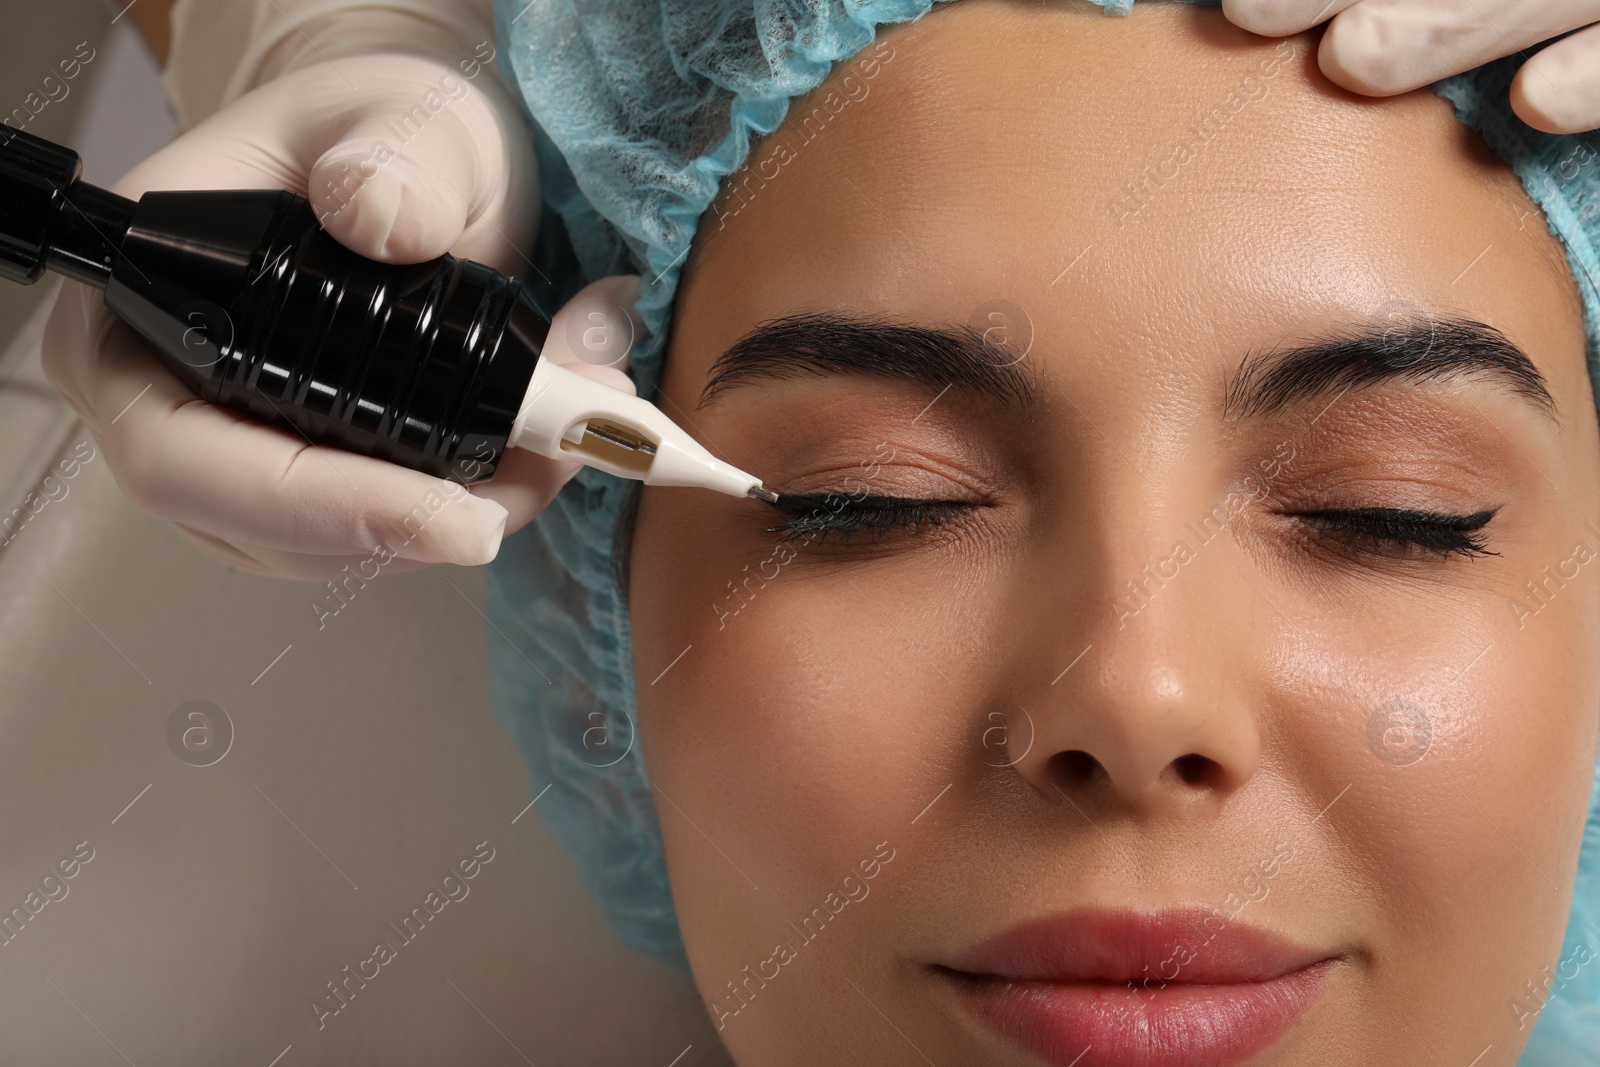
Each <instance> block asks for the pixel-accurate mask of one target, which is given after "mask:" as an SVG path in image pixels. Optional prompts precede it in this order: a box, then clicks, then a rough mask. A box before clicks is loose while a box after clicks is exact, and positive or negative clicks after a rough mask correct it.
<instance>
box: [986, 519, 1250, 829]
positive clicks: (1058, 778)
mask: <svg viewBox="0 0 1600 1067" xmlns="http://www.w3.org/2000/svg"><path fill="white" fill-rule="evenodd" d="M1223 540H1224V541H1225V542H1229V543H1228V544H1225V545H1212V546H1211V548H1210V551H1211V553H1212V554H1213V557H1214V558H1211V559H1205V560H1201V559H1198V558H1197V559H1195V560H1194V561H1192V562H1189V563H1187V564H1186V565H1185V566H1184V567H1183V568H1182V573H1178V574H1176V575H1175V576H1174V577H1173V578H1172V579H1169V580H1166V581H1164V582H1162V583H1161V584H1159V585H1156V584H1155V583H1153V582H1150V581H1145V582H1143V583H1142V586H1140V587H1138V589H1139V593H1140V597H1135V596H1134V594H1133V592H1132V591H1131V590H1130V589H1129V588H1128V586H1127V584H1126V583H1125V582H1124V583H1113V582H1111V581H1099V580H1096V581H1091V582H1088V583H1086V584H1087V587H1088V588H1092V589H1094V590H1097V591H1102V592H1100V593H1098V594H1096V593H1090V594H1089V595H1088V597H1087V598H1086V599H1087V600H1088V603H1087V604H1086V605H1084V606H1083V607H1084V610H1081V611H1071V612H1063V611H1060V610H1059V607H1060V606H1059V604H1058V605H1057V610H1056V611H1054V612H1051V613H1050V614H1051V615H1053V616H1054V618H1055V619H1056V620H1058V623H1057V626H1056V628H1055V629H1056V631H1057V632H1056V633H1055V634H1053V635H1052V644H1053V645H1054V646H1055V647H1057V648H1059V649H1060V652H1059V654H1058V659H1057V662H1062V663H1065V664H1066V668H1065V669H1064V670H1062V672H1061V673H1060V674H1059V675H1057V676H1056V677H1055V678H1054V680H1053V681H1045V680H1041V681H1040V683H1039V684H1038V685H1037V686H1036V687H1030V688H1031V689H1032V692H1030V693H1029V697H1031V698H1032V699H1031V700H1028V704H1027V711H1026V716H1027V719H1028V720H1029V724H1030V725H1031V729H1027V728H1024V729H1022V730H1019V729H1018V728H1017V727H1016V726H1015V725H1014V724H1008V735H1009V736H1008V738H1007V742H1008V744H1009V745H1012V746H1014V745H1015V744H1016V743H1019V742H1020V743H1025V744H1026V751H1025V752H1024V753H1022V754H1018V753H1016V752H1015V751H1012V752H1011V753H1010V755H1011V759H1012V760H1013V761H1014V762H1012V763H1011V767H1012V769H1013V770H1014V771H1015V773H1017V774H1019V775H1021V776H1022V777H1023V778H1024V779H1025V780H1026V781H1028V782H1029V783H1030V784H1031V785H1032V786H1033V787H1034V788H1036V789H1038V790H1039V791H1040V792H1041V793H1044V794H1047V795H1049V796H1051V797H1052V798H1055V799H1057V800H1059V796H1066V797H1067V798H1068V799H1070V800H1072V801H1073V802H1074V803H1077V804H1080V805H1092V806H1094V807H1095V808H1098V809H1100V810H1107V808H1108V807H1110V806H1118V805H1120V806H1121V807H1123V808H1125V809H1129V810H1136V811H1139V812H1143V813H1150V812H1153V811H1155V810H1157V809H1160V808H1168V809H1187V808H1191V807H1193V806H1194V805H1195V804H1196V803H1201V802H1205V801H1208V800H1209V801H1211V802H1213V803H1215V802H1220V801H1221V800H1223V799H1226V797H1227V796H1228V795H1229V794H1231V793H1233V792H1234V791H1236V790H1238V789H1239V788H1240V787H1241V786H1243V785H1244V784H1245V783H1246V782H1247V781H1249V779H1250V777H1251V776H1252V775H1253V774H1254V773H1255V771H1256V768H1257V766H1258V763H1259V760H1260V753H1261V734H1260V721H1259V718H1258V713H1259V711H1260V710H1261V708H1260V705H1259V702H1260V701H1262V700H1264V699H1267V694H1269V693H1270V691H1271V686H1270V685H1267V684H1265V683H1264V682H1263V681H1262V678H1263V675H1262V673H1261V672H1263V671H1264V670H1265V669H1266V668H1265V665H1264V664H1263V663H1262V659H1263V657H1260V656H1258V655H1253V654H1252V653H1251V650H1252V649H1256V650H1259V649H1261V648H1264V647H1267V644H1268V643H1269V642H1270V637H1269V635H1267V634H1265V633H1260V632H1259V629H1260V625H1261V623H1259V622H1258V620H1259V617H1260V613H1259V612H1256V611H1254V609H1255V608H1256V607H1259V608H1260V609H1261V611H1262V612H1266V613H1267V614H1269V615H1271V614H1272V612H1271V609H1270V606H1269V605H1266V604H1257V603H1256V602H1255V600H1254V598H1256V597H1258V595H1259V594H1257V593H1256V592H1255V591H1254V590H1253V589H1252V588H1251V587H1250V586H1249V585H1248V584H1247V583H1246V582H1244V581H1243V580H1242V579H1241V580H1239V581H1233V580H1232V577H1231V576H1230V575H1229V573H1228V572H1236V571H1237V568H1238V567H1240V566H1247V564H1246V563H1245V562H1244V561H1242V560H1237V559H1228V558H1225V557H1226V556H1227V554H1228V550H1229V549H1230V548H1231V539H1230V538H1223ZM1106 571H1107V572H1108V573H1115V568H1114V567H1108V568H1106ZM1113 584H1119V585H1121V586H1122V588H1121V593H1122V595H1121V597H1120V598H1118V597H1117V596H1116V592H1117V591H1116V590H1115V589H1113V588H1112V587H1113ZM1080 588H1084V587H1083V586H1080ZM1272 617H1273V618H1274V619H1275V618H1276V615H1273V616H1272ZM1063 618H1067V619H1072V620H1074V621H1073V622H1072V623H1071V624H1069V625H1068V626H1065V627H1062V626H1060V625H1059V620H1061V619H1063ZM1069 661H1070V662H1069ZM1024 699H1028V698H1026V697H1025V698H1024ZM1023 734H1029V735H1031V736H1019V735H1023ZM1058 794H1059V796H1058Z"/></svg>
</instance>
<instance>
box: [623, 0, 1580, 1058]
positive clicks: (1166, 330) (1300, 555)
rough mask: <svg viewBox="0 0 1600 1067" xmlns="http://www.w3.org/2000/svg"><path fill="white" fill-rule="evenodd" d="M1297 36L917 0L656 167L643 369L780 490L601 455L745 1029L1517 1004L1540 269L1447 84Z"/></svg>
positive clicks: (1552, 723)
mask: <svg viewBox="0 0 1600 1067" xmlns="http://www.w3.org/2000/svg"><path fill="white" fill-rule="evenodd" d="M1080 8H1081V10H1080ZM1313 43H1314V42H1313V41H1311V40H1308V39H1306V38H1304V37H1302V38H1292V39H1289V40H1288V41H1286V42H1277V41H1270V40H1265V39H1261V38H1254V37H1249V36H1247V35H1245V34H1243V33H1241V32H1238V31H1236V30H1234V29H1232V28H1231V27H1230V26H1228V25H1227V24H1226V23H1225V22H1224V21H1223V19H1222V17H1221V15H1220V13H1218V12H1217V11H1215V10H1206V9H1197V8H1193V7H1190V6H1188V5H1176V4H1139V5H1137V8H1136V10H1135V11H1134V12H1133V14H1132V15H1131V16H1129V17H1127V18H1106V17H1103V16H1102V15H1101V13H1100V11H1099V9H1097V8H1087V7H1084V6H1082V5H1068V4H1023V3H1010V2H1003V0H984V2H971V0H969V2H967V3H960V4H954V5H951V6H949V7H947V8H946V7H943V6H941V8H940V9H939V10H937V11H936V12H935V13H933V14H931V15H930V16H928V17H927V18H925V19H923V20H921V21H919V22H916V23H914V24H910V25H905V26H899V27H895V28H893V29H891V30H889V31H887V32H885V33H883V34H882V35H881V36H880V39H879V43H878V44H876V45H874V46H871V47H869V48H868V49H866V50H865V51H863V52H862V53H860V54H859V55H858V56H857V57H855V58H854V59H853V60H851V61H850V62H848V63H845V64H840V65H839V66H838V68H836V70H835V71H834V73H833V75H832V76H831V77H830V79H829V81H828V82H827V83H825V84H824V85H823V86H822V87H821V88H820V89H818V90H817V91H816V92H814V93H812V94H811V95H810V96H809V97H807V98H804V99H802V100H799V101H796V103H795V105H794V107H793V108H792V110H791V112H790V118H789V121H788V122H787V123H786V124H785V125H784V126H783V127H782V128H781V129H780V130H779V131H778V132H777V133H775V134H773V135H772V136H771V137H769V138H768V139H767V141H766V142H765V143H764V144H763V145H762V146H761V147H760V149H759V150H758V151H757V152H756V153H755V155H754V157H753V159H752V162H751V164H750V166H749V167H748V168H747V169H746V170H745V171H743V172H741V174H740V175H737V176H735V177H734V178H732V179H729V180H728V181H727V182H726V183H725V185H724V192H723V196H722V198H721V199H720V200H719V201H718V204H717V205H716V207H715V208H714V209H713V210H712V211H711V212H710V213H708V214H707V216H706V218H705V219H704V220H703V222H702V224H701V230H700V237H699V241H698V244H697V246H696V248H695V251H694V255H693V257H692V259H691V260H690V262H689V267H688V270H687V274H686V277H685V281H684V284H683V286H682V287H681V289H680V291H679V294H678V297H677V305H676V312H675V327H674V330H675V332H674V334H673V337H672V344H671V348H670V356H669V359H668V361H667V372H666V375H665V379H664V385H663V393H664V397H665V399H664V400H662V401H661V403H662V406H663V407H664V409H665V410H666V411H667V413H668V414H669V415H672V416H674V417H676V418H677V419H678V421H679V422H680V424H682V425H684V426H685V427H686V428H688V429H690V430H691V431H693V432H694V433H695V434H696V435H697V437H698V438H699V439H700V440H701V441H703V442H704V443H706V444H707V445H708V446H710V447H711V448H712V449H713V450H714V451H715V452H716V453H717V454H719V455H721V456H723V457H725V458H726V459H728V460H729V461H730V462H733V463H734V464H736V465H738V466H739V467H741V468H744V469H746V470H749V471H751V472H753V473H755V474H756V475H758V476H760V477H762V478H764V479H765V481H766V484H767V485H768V486H769V487H770V488H773V489H775V490H777V491H778V492H780V493H782V494H784V496H785V497H786V498H787V499H788V501H789V502H790V507H789V509H788V510H779V509H778V508H775V507H773V506H770V505H767V504H763V503H759V502H756V501H749V500H734V499H731V498H726V497H721V496H716V495H713V494H710V493H701V492H685V491H683V490H677V489H669V490H665V491H662V490H655V489H652V490H647V491H646V492H645V493H644V496H643V499H642V503H641V506H640V511H639V514H638V522H637V527H636V535H635V539H634V545H635V547H634V550H633V554H632V579H631V587H630V594H631V610H632V618H633V625H634V657H635V661H634V665H635V675H636V678H637V683H638V693H639V706H640V714H641V730H642V741H643V745H644V753H645V757H646V762H647V765H648V766H649V768H650V770H651V774H652V779H653V781H654V782H655V784H656V785H657V786H658V787H659V793H660V797H661V799H660V801H659V802H658V804H657V807H658V809H659V811H660V816H661V825H662V831H663V834H664V836H665V842H666V849H667V859H668V864H669V868H670V872H671V879H672V888H673V893H674V896H675V900H676V905H677V911H678V915H679V917H680V920H681V924H682V928H683V932H684V936H685V939H686V942H687V944H688V948H689V955H690V959H691V961H692V963H693V967H694V975H695V980H696V983H697V985H698V987H699V989H700V992H701V994H702V996H703V998H704V1000H705V1002H706V1005H707V1009H708V1011H709V1012H710V1015H711V1018H712V1020H713V1021H714V1023H716V1024H717V1025H718V1028H719V1032H720V1036H721V1037H722V1039H723V1041H724V1043H725V1044H726V1045H727V1047H728V1049H729V1050H730V1051H731V1052H732V1054H733V1056H734V1057H735V1059H737V1061H738V1062H739V1063H740V1064H743V1065H748V1067H755V1065H762V1067H765V1065H778V1064H797V1065H798V1064H808V1065H809V1064H819V1063H838V1064H844V1063H872V1064H907V1065H920V1064H925V1063H931V1064H938V1065H940V1067H945V1065H951V1064H972V1063H985V1064H1019V1065H1020V1064H1033V1063H1040V1062H1043V1063H1052V1064H1061V1065H1063V1067H1064V1065H1067V1064H1077V1065H1078V1067H1095V1065H1112V1064H1115V1065H1119V1067H1122V1065H1137V1067H1158V1065H1159V1067H1172V1065H1178V1064H1186V1065H1187V1064H1198V1063H1206V1064H1211V1063H1215V1064H1234V1063H1244V1062H1249V1063H1253V1064H1303V1063H1310V1062H1316V1063H1319V1064H1331V1065H1353V1064H1396V1063H1404V1064H1444V1065H1456V1067H1467V1065H1468V1064H1469V1063H1470V1064H1474V1065H1475V1067H1492V1065H1504V1064H1510V1063H1512V1062H1513V1061H1514V1060H1515V1058H1516V1055H1517V1051H1518V1049H1519V1048H1520V1047H1521V1044H1522V1042H1523V1041H1524V1040H1525V1038H1526V1037H1527V1034H1528V1032H1529V1030H1531V1028H1532V1025H1533V1024H1534V1022H1536V1021H1537V1018H1538V1011H1539V1008H1540V999H1539V997H1536V996H1534V995H1533V994H1532V993H1530V990H1537V989H1540V988H1543V987H1545V984H1546V983H1548V981H1549V974H1550V972H1549V971H1547V970H1546V967H1547V966H1550V967H1553V966H1554V965H1555V964H1556V962H1557V956H1558V954H1559V950H1560V945H1561V937H1562V932H1563V929H1564V926H1565V921H1566V917H1567V913H1568V906H1569V896H1570V889H1571V885H1572V879H1573V874H1574V871H1575V867H1576V862H1577V856H1578V849H1579V844H1580V834H1581V827H1582V823H1583V818H1584V813H1585V808H1586V802H1587V798H1588V791H1589V785H1590V780H1591V773H1592V770H1593V766H1594V762H1593V760H1594V752H1595V744H1596V709H1597V708H1600V686H1597V681H1600V679H1597V677H1596V666H1595V665H1596V663H1597V662H1600V648H1597V643H1600V631H1597V627H1596V622H1597V617H1596V616H1597V612H1596V608H1597V591H1600V582H1597V579H1596V575H1597V574H1600V561H1597V558H1596V557H1597V554H1600V507H1597V499H1596V496H1597V485H1600V472H1597V470H1596V463H1597V457H1600V441H1597V433H1596V425H1595V416H1594V401H1593V399H1592V396H1591V390H1590V386H1589V383H1588V380H1587V378H1586V376H1585V371H1584V360H1583V335H1582V327H1581V309H1580V305H1579V303H1578V299H1577V296H1576V292H1575V289H1574V287H1573V285H1572V282H1571V279H1570V276H1569V274H1568V271H1567V268H1566V266H1565V264H1564V261H1563V259H1562V257H1561V254H1560V251H1559V248H1558V246H1557V245H1556V242H1555V241H1554V239H1553V238H1552V237H1551V236H1550V234H1549V232H1548V230H1547V228H1546V226H1545V223H1544V222H1543V220H1542V219H1541V217H1540V216H1539V215H1538V213H1537V210H1536V209H1535V208H1534V207H1533V205H1532V203H1531V202H1530V201H1529V200H1528V199H1527V198H1526V197H1525V196H1524V194H1523V193H1522V191H1521V189H1520V187H1519V185H1518V184H1517V182H1516V180H1515V178H1514V177H1513V176H1512V174H1511V173H1510V171H1509V170H1507V169H1506V168H1505V167H1503V166H1501V165H1500V164H1498V163H1496V162H1494V161H1493V160H1491V159H1490V158H1488V156H1487V155H1486V154H1485V153H1484V152H1483V150H1482V149H1481V147H1479V144H1478V142H1477V140H1476V137H1475V135H1473V134H1471V133H1470V132H1469V131H1468V130H1467V129H1466V128H1465V127H1464V126H1462V125H1460V124H1459V123H1458V122H1457V120H1456V119H1455V118H1454V116H1453V114H1452V112H1451V109H1450V107H1449V105H1448V104H1446V103H1445V102H1444V101H1442V100H1441V99H1439V98H1437V97H1436V96H1434V95H1433V94H1431V93H1428V92H1419V93H1412V94H1409V95H1407V96H1403V97H1398V98H1394V99H1390V100H1384V101H1376V102H1374V101H1369V100H1364V99H1357V98H1355V97H1351V96H1348V95H1346V94H1345V93H1343V92H1342V91H1340V90H1338V89H1336V88H1334V87H1333V86H1332V85H1331V84H1329V83H1328V82H1326V81H1324V80H1323V79H1322V78H1321V76H1320V75H1319V74H1318V73H1317V70H1316V65H1315V58H1314V54H1313V52H1312V48H1311V46H1312V44H1313ZM792 316H809V317H805V318H791V319H790V321H789V322H788V323H787V324H786V325H784V326H783V327H782V328H775V327H772V326H770V325H768V326H765V327H764V326H763V325H762V324H764V323H770V322H771V320H775V319H779V318H786V317H792ZM1475 324H1481V325H1475ZM1495 331H1498V332H1495ZM736 345H737V348H735V346H736ZM730 349H734V351H733V352H732V354H731V355H730V357H729V360H727V361H724V363H723V364H722V365H721V366H720V367H718V368H715V369H714V368H713V364H714V362H716V361H717V359H718V357H719V356H721V355H722V354H723V353H724V352H728V351H729V350H730ZM714 373H715V376H716V378H717V384H716V387H715V388H714V389H713V390H712V392H711V393H710V394H709V395H706V394H705V390H706V387H707V385H708V384H709V383H711V382H712V380H713V376H714ZM829 494H832V495H831V496H830V495H829ZM781 524H787V525H786V529H785V530H784V531H782V532H779V533H773V532H769V530H768V528H769V527H774V526H778V525H781ZM1591 965H1593V964H1591ZM1528 983H1532V985H1528ZM1475 1057H1476V1058H1475Z"/></svg>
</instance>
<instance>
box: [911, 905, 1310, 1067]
mask: <svg viewBox="0 0 1600 1067" xmlns="http://www.w3.org/2000/svg"><path fill="white" fill-rule="evenodd" d="M1335 958H1336V957H1335V956H1334V955H1333V954H1330V953H1326V952H1317V951H1313V950H1308V949H1303V948H1299V947H1297V946H1295V945H1293V944H1291V943H1289V942H1288V941H1285V940H1284V939H1282V938H1280V937H1278V936H1277V935H1275V934H1271V933H1268V932H1267V931H1265V930H1262V929H1259V928H1256V927H1250V926H1245V925H1242V924H1241V923H1239V922H1238V921H1237V920H1235V921H1233V922H1228V921H1227V920H1226V919H1225V918H1224V917H1223V916H1221V915H1219V914H1217V913H1216V912H1214V911H1211V910H1209V909H1206V908H1178V909H1172V910H1167V911H1162V912H1159V913H1156V914H1151V915H1141V914H1138V913H1135V912H1129V911H1113V910H1101V909H1085V910H1077V911H1072V912H1069V913H1067V914H1065V915H1059V916H1050V917H1047V918H1044V919H1038V920H1035V921H1033V922H1029V923H1025V924H1023V925H1021V926H1018V927H1015V928H1013V929H1012V930H1009V931H1007V932H1006V933H1004V934H1001V935H1000V936H998V937H995V938H991V939H990V940H988V941H985V942H983V943H982V944H980V945H978V946H976V947H974V948H972V949H970V950H969V951H967V952H966V953H964V954H963V955H962V956H960V957H959V958H958V959H956V960H955V961H953V962H951V963H949V964H947V965H944V966H941V967H940V968H938V970H939V971H940V972H941V973H943V974H945V975H946V976H947V977H949V978H950V979H951V981H952V982H953V984H954V985H955V987H956V988H957V989H958V990H959V991H960V993H961V994H962V997H963V1000H964V1002H965V1004H966V1005H967V1007H968V1008H969V1009H970V1010H971V1011H972V1012H973V1013H974V1014H975V1015H977V1016H978V1017H979V1018H980V1019H982V1020H983V1021H984V1022H986V1023H988V1024H989V1025H990V1026H991V1027H993V1028H994V1029H995V1030H997V1031H998V1032H999V1033H1001V1034H1002V1035H1004V1036H1005V1037H1007V1038H1009V1039H1010V1040H1012V1041H1014V1042H1016V1043H1017V1044H1019V1045H1021V1046H1022V1047H1024V1048H1026V1049H1028V1050H1029V1051H1030V1052H1032V1053H1033V1054H1034V1055H1036V1056H1038V1057H1040V1058H1041V1059H1043V1060H1045V1061H1046V1062H1047V1063H1051V1064H1055V1065H1058V1067H1069V1065H1070V1067H1189V1065H1193V1064H1206V1065H1207V1067H1232V1065H1234V1064H1239V1063H1242V1062H1244V1061H1245V1060H1247V1059H1249V1058H1250V1057H1252V1056H1254V1055H1255V1054H1256V1053H1258V1052H1260V1051H1262V1050H1263V1049H1265V1048H1267V1047H1268V1046H1270V1045H1272V1044H1273V1043H1274V1042H1276V1041H1277V1040H1278V1039H1279V1038H1280V1037H1282V1036H1283V1035H1284V1033H1286V1032H1287V1031H1288V1029H1289V1028H1290V1027H1291V1026H1293V1025H1294V1023H1295V1020H1296V1019H1297V1018H1299V1016H1300V1015H1302V1014H1303V1013H1304V1012H1305V1010H1306V1009H1307V1008H1309V1007H1310V1006H1311V1004H1312V1002H1313V1001H1315V1000H1316V998H1317V996H1318V994H1320V993H1321V992H1322V989H1323V987H1324V985H1325V984H1326V980H1327V978H1328V975H1329V972H1330V971H1331V970H1332V967H1333V964H1334V961H1335Z"/></svg>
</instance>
